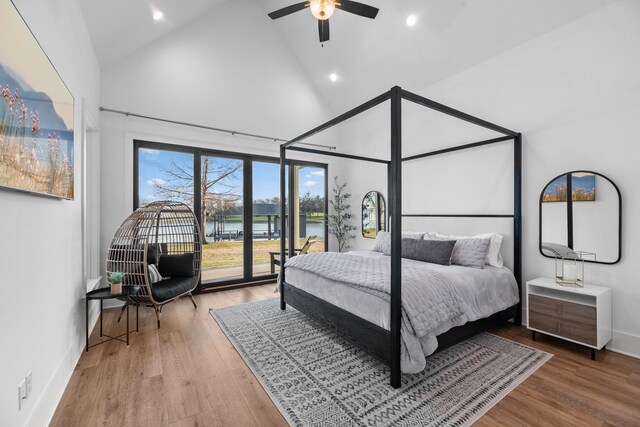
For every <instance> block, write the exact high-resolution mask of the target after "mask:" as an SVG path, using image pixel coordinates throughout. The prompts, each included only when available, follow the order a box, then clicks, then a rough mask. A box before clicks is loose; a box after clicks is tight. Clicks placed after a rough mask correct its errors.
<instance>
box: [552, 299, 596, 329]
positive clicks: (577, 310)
mask: <svg viewBox="0 0 640 427" xmlns="http://www.w3.org/2000/svg"><path fill="white" fill-rule="evenodd" d="M560 317H561V318H562V319H564V320H569V321H572V322H576V323H582V324H585V325H589V326H594V327H595V326H596V325H597V323H598V322H597V317H596V308H595V307H591V306H588V305H583V304H576V303H573V302H569V301H561V311H560Z"/></svg>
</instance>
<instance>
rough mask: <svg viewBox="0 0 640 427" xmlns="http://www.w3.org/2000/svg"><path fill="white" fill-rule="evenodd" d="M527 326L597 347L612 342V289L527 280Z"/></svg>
mask: <svg viewBox="0 0 640 427" xmlns="http://www.w3.org/2000/svg"><path fill="white" fill-rule="evenodd" d="M527 328H529V329H531V337H532V339H533V340H534V341H535V339H536V332H541V333H543V334H546V335H552V336H554V337H558V338H562V339H565V340H567V341H571V342H575V343H578V344H582V345H585V346H587V347H590V348H591V359H592V360H595V359H596V350H601V349H603V348H604V347H605V346H606V345H607V343H608V342H609V341H611V289H609V288H604V287H602V286H594V285H585V286H584V288H572V287H565V286H560V285H558V284H557V283H556V282H555V280H553V279H550V278H546V277H545V278H538V279H535V280H531V281H529V282H527Z"/></svg>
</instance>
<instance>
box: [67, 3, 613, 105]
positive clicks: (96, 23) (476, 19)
mask: <svg viewBox="0 0 640 427" xmlns="http://www.w3.org/2000/svg"><path fill="white" fill-rule="evenodd" d="M225 1H243V2H244V1H246V2H251V3H252V4H253V7H255V8H256V9H258V10H260V11H261V12H262V13H264V19H265V21H268V22H269V23H270V25H273V26H274V27H275V28H276V30H277V32H278V33H279V34H280V38H281V42H282V43H283V44H284V45H286V46H287V47H288V49H289V51H290V52H291V55H292V56H293V57H294V59H295V60H296V61H297V62H298V63H299V64H300V65H301V67H302V68H303V69H304V72H305V73H306V74H307V76H308V79H309V81H310V83H311V84H312V85H314V86H315V88H316V89H317V91H318V92H319V93H320V94H321V96H322V98H323V99H324V101H325V102H326V103H327V105H328V106H329V107H330V108H331V109H332V110H336V111H341V110H344V109H345V108H348V107H351V106H353V105H355V104H356V103H358V102H361V101H364V100H366V99H369V98H371V97H372V96H374V95H375V94H376V93H377V92H382V91H385V90H387V89H389V88H390V87H391V86H393V85H395V84H399V85H402V86H404V87H406V88H407V89H409V90H416V91H417V90H420V89H422V88H425V87H427V86H428V85H429V84H431V83H434V82H436V81H438V80H441V79H443V78H445V77H447V76H450V75H453V74H456V73H458V72H460V71H462V70H465V69H467V68H470V67H472V66H474V65H475V64H478V63H481V62H483V61H485V60H487V59H489V58H491V57H492V56H495V55H497V54H499V53H501V52H504V51H506V50H509V49H512V48H514V47H516V46H518V45H521V44H523V43H526V42H527V41H529V40H532V39H534V38H536V37H539V36H541V35H543V34H545V33H548V32H550V31H553V30H554V29H557V28H559V27H561V26H563V25H566V24H568V23H570V22H572V21H575V20H576V19H579V18H581V17H583V16H585V15H587V14H589V13H591V12H593V11H594V10H596V9H599V8H601V7H604V6H606V5H608V4H610V3H612V2H613V0H385V1H383V0H366V1H365V2H366V3H368V4H371V5H373V6H376V7H379V8H380V13H379V14H378V17H377V18H376V19H375V20H373V21H372V20H369V19H365V18H361V17H358V16H355V15H351V14H348V13H345V12H342V11H337V12H336V14H335V15H334V17H332V18H331V21H330V22H331V40H330V41H329V42H327V43H325V44H324V47H322V46H321V45H320V43H319V42H318V29H317V24H316V21H315V20H314V18H313V17H312V16H311V14H310V13H309V11H306V10H305V11H301V12H298V13H295V14H293V15H290V16H287V17H284V18H281V19H279V20H276V21H271V20H270V18H269V17H268V16H267V13H268V12H271V11H273V10H276V9H279V8H281V7H284V6H287V5H289V4H292V3H295V2H296V1H297V0H181V1H175V0H153V1H150V0H108V1H106V0H80V2H81V5H82V8H83V12H84V15H85V18H86V21H87V25H88V27H89V32H90V34H91V38H92V41H93V44H94V46H95V50H96V53H97V55H98V58H99V61H100V63H101V64H102V66H103V67H107V66H109V65H111V64H113V63H116V62H118V61H119V60H121V59H123V58H124V57H126V56H127V55H130V54H131V53H133V52H136V51H138V50H140V49H143V48H144V46H146V45H147V44H149V43H151V42H153V41H154V40H156V39H158V38H161V37H166V36H168V37H170V33H171V31H173V30H175V29H177V28H179V27H182V26H186V25H189V24H190V23H191V22H193V21H194V20H195V19H198V18H199V17H201V16H203V15H205V14H212V13H217V11H218V10H219V9H220V8H219V6H220V4H221V3H224V2H225ZM154 9H159V10H162V12H163V13H164V19H163V20H161V21H160V22H154V20H153V18H152V10H154ZM410 14H413V15H416V17H417V24H416V25H415V26H414V27H412V28H410V27H408V26H407V25H406V18H407V16H408V15H410ZM236 19H237V18H236ZM261 42H262V39H261V34H258V31H256V34H255V43H256V44H259V43H261ZM228 43H229V44H230V45H233V43H234V38H233V35H232V34H230V35H229V40H228ZM238 49H242V47H241V46H238ZM264 49H266V50H268V49H269V46H268V45H265V46H264ZM238 54H240V55H241V54H242V52H238ZM258 72H259V71H258ZM331 73H336V74H337V75H338V81H336V82H335V83H333V82H331V81H330V80H329V75H330V74H331Z"/></svg>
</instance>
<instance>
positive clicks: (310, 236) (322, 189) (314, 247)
mask: <svg viewBox="0 0 640 427" xmlns="http://www.w3.org/2000/svg"><path fill="white" fill-rule="evenodd" d="M294 171H295V177H294V179H295V183H294V184H295V185H294V214H295V218H296V219H297V221H296V222H295V235H296V236H298V242H297V245H296V248H298V249H300V250H303V249H304V250H307V251H308V253H313V252H324V251H325V240H326V238H325V236H326V233H325V231H326V220H327V218H326V213H327V193H326V191H327V188H326V187H327V186H326V176H325V175H326V174H325V172H326V168H324V167H318V166H312V165H305V164H295V165H294ZM305 244H307V245H308V247H307V248H304V246H305Z"/></svg>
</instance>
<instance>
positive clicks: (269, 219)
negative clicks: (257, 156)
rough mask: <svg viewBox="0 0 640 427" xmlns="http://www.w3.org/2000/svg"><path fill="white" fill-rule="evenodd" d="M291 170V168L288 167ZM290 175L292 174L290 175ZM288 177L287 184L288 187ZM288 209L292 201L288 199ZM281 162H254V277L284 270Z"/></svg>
mask: <svg viewBox="0 0 640 427" xmlns="http://www.w3.org/2000/svg"><path fill="white" fill-rule="evenodd" d="M287 171H288V168H287ZM287 177H288V174H287ZM288 181H289V180H288V178H287V183H286V184H285V185H286V186H287V188H288ZM285 208H286V209H287V210H288V209H289V207H288V203H287V200H285ZM280 209H281V200H280V165H279V164H277V163H269V162H258V161H254V162H253V215H252V218H251V219H252V221H253V242H252V250H253V276H254V277H260V276H266V275H270V274H275V273H277V272H278V271H280V267H279V266H278V265H276V260H279V259H280V239H281V238H282V237H283V236H284V237H285V238H286V236H287V233H286V229H285V232H284V233H282V232H281V230H280V228H281V221H280Z"/></svg>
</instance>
